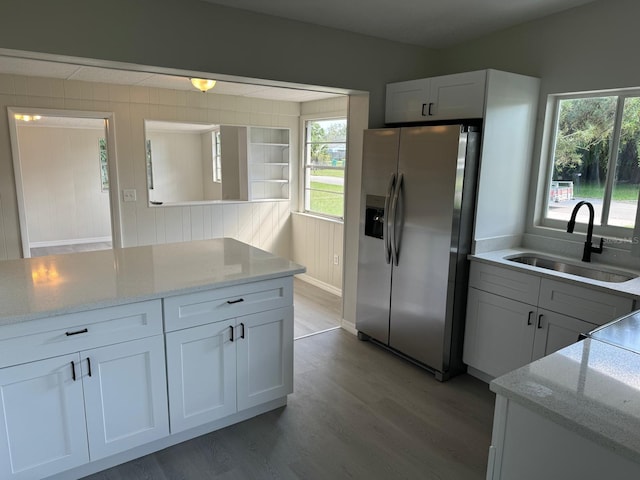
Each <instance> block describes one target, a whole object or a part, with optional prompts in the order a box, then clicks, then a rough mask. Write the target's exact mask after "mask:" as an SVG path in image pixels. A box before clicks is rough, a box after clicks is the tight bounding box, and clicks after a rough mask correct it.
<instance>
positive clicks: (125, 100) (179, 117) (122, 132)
mask: <svg viewBox="0 0 640 480" xmlns="http://www.w3.org/2000/svg"><path fill="white" fill-rule="evenodd" d="M8 106H13V107H37V108H53V109H71V110H86V111H99V112H114V122H113V123H114V128H115V138H116V155H115V159H114V158H110V161H114V160H115V162H116V166H117V171H118V179H119V187H120V189H121V190H122V189H134V190H136V192H137V201H135V202H122V201H120V205H119V206H120V216H121V229H122V236H123V239H122V240H123V242H122V243H123V246H135V245H148V244H156V243H166V242H174V241H189V240H198V239H203V238H213V237H219V236H228V237H233V238H238V239H241V240H244V241H247V242H248V243H251V244H253V245H255V246H257V247H260V248H264V249H267V250H270V251H272V252H274V253H276V254H278V255H282V256H285V257H289V254H290V238H291V225H290V219H289V211H290V207H289V202H286V201H284V202H265V203H261V204H259V205H252V204H235V203H234V204H222V205H206V206H197V207H149V206H148V204H147V187H146V185H147V176H146V161H145V142H144V120H145V119H152V120H164V121H187V122H188V121H191V122H198V123H214V124H221V123H227V124H236V125H237V124H252V125H261V126H273V127H286V128H289V129H291V131H292V132H296V134H295V135H292V151H297V150H294V149H297V148H298V141H297V139H298V136H297V131H298V120H299V115H300V106H299V103H297V102H282V101H267V100H258V99H247V98H243V97H234V96H228V95H216V94H214V93H212V92H209V93H207V94H206V95H205V94H202V93H201V92H196V91H194V92H184V91H177V90H163V89H157V88H146V87H129V86H123V85H112V84H105V83H87V82H79V81H63V80H56V79H47V78H36V77H24V76H19V75H0V110H2V111H5V112H6V109H7V107H8ZM12 165H13V161H12V155H11V146H10V141H9V127H8V119H7V116H6V115H0V202H1V203H0V213H1V218H0V259H8V258H19V257H20V256H21V247H20V237H19V225H18V216H17V206H16V200H15V186H14V175H13V167H12ZM120 193H121V192H120ZM119 198H120V199H122V195H120V196H119Z"/></svg>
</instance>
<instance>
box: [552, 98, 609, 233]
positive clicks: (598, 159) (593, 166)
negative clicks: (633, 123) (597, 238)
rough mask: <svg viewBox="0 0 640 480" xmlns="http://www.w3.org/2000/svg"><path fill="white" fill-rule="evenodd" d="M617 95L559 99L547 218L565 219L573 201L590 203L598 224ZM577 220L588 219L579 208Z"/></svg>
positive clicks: (572, 205)
mask: <svg viewBox="0 0 640 480" xmlns="http://www.w3.org/2000/svg"><path fill="white" fill-rule="evenodd" d="M616 101H617V97H592V98H576V99H566V100H560V101H559V105H558V124H557V126H556V137H555V146H554V153H553V172H552V178H551V186H550V191H549V198H548V200H549V201H548V208H547V218H553V219H558V220H566V221H568V220H569V218H570V216H571V211H572V209H573V207H574V206H575V204H576V203H577V202H579V201H580V200H586V201H588V202H591V203H592V204H593V206H594V209H595V210H596V218H595V222H594V223H596V224H600V223H601V217H602V202H603V198H604V189H605V185H606V178H607V168H608V167H607V164H608V160H609V148H610V142H611V136H612V132H613V127H614V119H615V113H616ZM577 221H578V222H583V223H586V222H587V221H588V210H587V209H586V208H582V209H580V212H579V214H578V217H577Z"/></svg>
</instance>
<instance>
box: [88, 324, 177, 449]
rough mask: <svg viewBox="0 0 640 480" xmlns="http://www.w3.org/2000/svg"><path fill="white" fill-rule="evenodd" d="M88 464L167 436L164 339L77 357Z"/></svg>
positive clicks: (102, 349)
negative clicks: (85, 428)
mask: <svg viewBox="0 0 640 480" xmlns="http://www.w3.org/2000/svg"><path fill="white" fill-rule="evenodd" d="M80 362H81V368H82V385H83V388H84V402H85V410H86V415H87V436H88V438H89V456H90V458H91V460H98V459H100V458H104V457H108V456H109V455H113V454H115V453H119V452H124V451H125V450H129V449H131V448H133V447H137V446H138V445H143V444H145V443H148V442H151V441H153V440H157V439H159V438H162V437H164V436H166V435H168V434H169V418H168V408H167V393H166V392H167V381H166V374H165V359H164V339H163V338H162V335H158V336H155V337H149V338H142V339H140V340H133V341H131V342H125V343H118V344H116V345H109V346H107V347H101V348H96V349H93V350H89V351H87V352H82V353H81V354H80Z"/></svg>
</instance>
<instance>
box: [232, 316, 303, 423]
mask: <svg viewBox="0 0 640 480" xmlns="http://www.w3.org/2000/svg"><path fill="white" fill-rule="evenodd" d="M237 325H238V327H237V329H236V331H237V332H238V338H237V344H236V348H237V360H238V367H237V375H238V378H237V386H238V410H244V409H246V408H250V407H253V406H256V405H260V404H261V403H265V402H268V401H270V400H275V399H277V398H280V397H284V396H285V395H287V394H289V393H291V392H293V307H286V308H279V309H277V310H269V311H267V312H262V313H256V314H254V315H247V316H245V317H240V318H239V319H238V321H237Z"/></svg>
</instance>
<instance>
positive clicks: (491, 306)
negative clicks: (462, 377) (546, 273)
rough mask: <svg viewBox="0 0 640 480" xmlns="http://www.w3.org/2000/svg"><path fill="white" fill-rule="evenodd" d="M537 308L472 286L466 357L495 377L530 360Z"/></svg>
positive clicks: (468, 309)
mask: <svg viewBox="0 0 640 480" xmlns="http://www.w3.org/2000/svg"><path fill="white" fill-rule="evenodd" d="M535 311H536V308H535V307H532V306H531V305H527V304H526V303H522V302H517V301H515V300H511V299H508V298H504V297H500V296H498V295H494V294H492V293H487V292H483V291H481V290H477V289H475V288H469V295H468V297H467V323H466V329H465V341H464V351H463V360H464V363H466V364H467V365H470V366H472V367H473V368H476V369H478V370H480V371H481V372H484V373H486V374H488V375H491V376H493V377H497V376H500V375H502V374H504V373H507V372H509V371H511V370H515V369H516V368H518V367H521V366H522V365H526V364H527V363H529V362H530V361H531V354H532V352H533V339H534V335H535V330H534V328H533V327H532V324H533V321H534V320H535Z"/></svg>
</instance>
